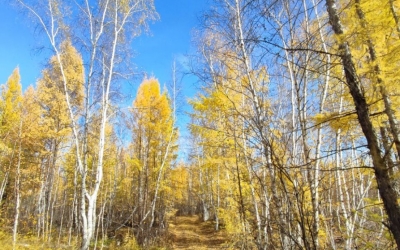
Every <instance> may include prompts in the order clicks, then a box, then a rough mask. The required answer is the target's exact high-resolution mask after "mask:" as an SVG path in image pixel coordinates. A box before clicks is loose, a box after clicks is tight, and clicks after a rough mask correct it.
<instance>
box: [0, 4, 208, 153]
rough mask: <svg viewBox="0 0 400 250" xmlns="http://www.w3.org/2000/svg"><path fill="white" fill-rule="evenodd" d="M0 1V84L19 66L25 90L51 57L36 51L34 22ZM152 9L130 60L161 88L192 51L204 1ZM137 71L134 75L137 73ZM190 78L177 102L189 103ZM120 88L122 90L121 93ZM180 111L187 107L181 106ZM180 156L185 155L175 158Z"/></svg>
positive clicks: (39, 37) (132, 89) (38, 37)
mask: <svg viewBox="0 0 400 250" xmlns="http://www.w3.org/2000/svg"><path fill="white" fill-rule="evenodd" d="M5 2H6V1H1V0H0V41H1V46H0V55H1V57H0V84H3V83H5V82H6V81H7V79H8V77H9V76H10V75H11V73H12V71H13V70H14V68H15V67H17V66H19V70H20V75H21V83H22V85H23V89H24V90H25V89H26V88H27V86H29V85H35V83H36V79H37V78H39V77H40V73H41V70H42V69H43V68H44V65H45V64H46V62H47V61H48V58H49V57H50V56H51V51H48V50H46V49H44V50H42V51H40V52H39V51H38V50H37V48H38V47H40V46H41V45H42V44H43V43H44V44H46V42H47V41H46V38H45V36H44V34H38V32H37V31H36V29H35V27H36V24H35V22H34V21H33V20H31V19H29V18H28V17H26V16H24V15H22V14H21V12H20V11H18V9H16V8H15V7H12V6H10V5H8V4H6V3H5ZM155 6H156V10H157V12H158V13H159V15H160V19H159V20H157V21H155V22H153V23H152V24H151V25H150V34H142V35H141V36H140V37H138V38H136V39H135V40H134V41H133V43H132V48H133V49H134V51H135V54H136V56H135V57H134V58H133V61H132V63H134V64H135V65H136V67H137V69H138V71H139V72H145V73H146V74H147V75H148V76H154V77H156V78H158V79H159V81H160V84H161V85H162V86H163V85H166V84H168V83H169V82H171V79H172V77H171V75H172V70H171V68H172V63H173V61H174V59H175V60H176V61H177V62H178V63H179V62H182V61H184V60H185V59H184V58H185V55H186V54H188V53H190V52H191V50H192V46H191V39H192V32H193V29H194V28H195V27H196V26H198V17H199V16H200V14H201V12H202V11H204V10H205V9H206V8H207V1H206V0H155ZM139 72H138V73H139ZM141 79H142V78H141V77H139V78H138V79H135V80H133V81H131V82H133V84H130V85H129V87H128V88H127V89H126V90H125V91H126V92H128V93H124V95H125V96H129V97H131V98H129V100H125V104H126V105H129V104H131V103H132V100H133V98H134V96H135V94H136V90H137V87H138V85H139V83H140V81H141ZM195 82H196V79H195V78H194V77H185V78H183V81H182V82H181V88H182V89H183V91H182V94H183V97H182V96H181V98H182V99H184V100H185V99H187V98H190V97H192V96H193V95H194V93H195V87H194V85H195ZM124 89H125V88H124ZM183 110H184V111H187V110H188V106H185V107H183ZM187 121H188V118H187V117H185V116H183V115H180V117H179V122H178V126H179V127H180V130H181V135H183V136H186V135H187V129H186V123H187ZM184 141H185V139H184V138H181V144H182V147H181V149H182V150H183V151H185V149H184V148H185V146H184V144H186V143H185V142H184ZM180 154H181V156H182V154H184V153H183V152H181V153H180Z"/></svg>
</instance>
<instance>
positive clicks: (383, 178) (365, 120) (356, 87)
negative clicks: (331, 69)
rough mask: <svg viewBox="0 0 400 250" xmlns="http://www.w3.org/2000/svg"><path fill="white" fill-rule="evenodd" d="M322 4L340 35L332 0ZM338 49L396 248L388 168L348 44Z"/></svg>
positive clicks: (397, 224) (399, 235) (399, 239)
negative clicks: (324, 5) (324, 4)
mask: <svg viewBox="0 0 400 250" xmlns="http://www.w3.org/2000/svg"><path fill="white" fill-rule="evenodd" d="M326 6H327V10H328V14H329V21H330V24H331V26H332V29H333V31H334V32H335V34H336V35H342V34H343V28H342V25H341V23H340V19H339V16H338V13H337V9H336V1H335V0H326ZM339 50H340V57H341V60H342V65H343V69H344V73H345V77H346V82H347V86H348V88H349V90H350V94H351V96H352V98H353V101H354V105H355V107H356V111H357V116H358V122H359V123H360V126H361V129H362V131H363V133H364V136H365V138H366V140H367V143H368V149H369V150H370V155H371V158H372V162H373V168H374V171H375V178H376V181H377V183H378V190H379V194H380V195H381V197H382V200H383V204H384V207H385V210H386V213H387V214H388V217H389V225H388V227H389V229H390V231H391V232H392V234H393V237H394V239H395V241H396V244H397V248H398V249H400V207H399V203H398V201H397V198H398V197H397V194H396V192H395V190H394V189H393V187H392V185H391V182H390V177H389V173H388V170H389V168H388V166H386V164H385V160H384V158H383V157H382V154H381V150H380V148H379V142H378V138H377V136H376V133H375V130H374V127H373V125H372V122H371V119H370V113H369V108H368V104H367V101H366V99H365V96H364V93H363V91H362V87H361V82H360V79H359V77H358V75H357V72H356V68H355V66H354V63H353V60H352V54H351V51H350V48H349V45H348V44H347V42H346V41H343V42H340V43H339Z"/></svg>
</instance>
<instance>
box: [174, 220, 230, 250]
mask: <svg viewBox="0 0 400 250" xmlns="http://www.w3.org/2000/svg"><path fill="white" fill-rule="evenodd" d="M214 227H215V225H214V223H213V222H210V221H207V222H203V221H202V220H201V218H199V217H198V216H173V217H171V218H170V220H169V228H168V236H169V237H168V238H169V242H170V246H171V248H172V249H196V250H199V249H228V248H229V247H228V245H227V242H228V239H227V236H226V234H225V233H224V232H223V230H220V231H218V232H216V231H215V229H214Z"/></svg>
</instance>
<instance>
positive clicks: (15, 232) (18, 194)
mask: <svg viewBox="0 0 400 250" xmlns="http://www.w3.org/2000/svg"><path fill="white" fill-rule="evenodd" d="M21 137H22V121H21V122H20V124H19V132H18V138H19V147H18V163H17V169H16V170H15V171H16V175H15V217H14V226H13V238H12V239H13V249H15V244H16V243H17V235H18V220H19V207H20V205H21V192H20V188H21V183H20V177H21V154H22V148H21V140H22V138H21Z"/></svg>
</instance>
